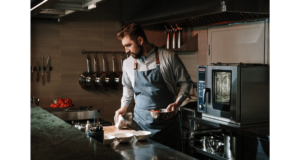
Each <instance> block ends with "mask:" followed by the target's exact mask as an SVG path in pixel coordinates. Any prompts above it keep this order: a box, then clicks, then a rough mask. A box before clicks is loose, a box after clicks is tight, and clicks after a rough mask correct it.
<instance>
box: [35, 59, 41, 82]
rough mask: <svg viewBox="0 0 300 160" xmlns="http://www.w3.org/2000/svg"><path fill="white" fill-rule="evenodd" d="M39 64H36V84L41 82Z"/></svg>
mask: <svg viewBox="0 0 300 160" xmlns="http://www.w3.org/2000/svg"><path fill="white" fill-rule="evenodd" d="M39 67H40V66H39V62H38V61H37V62H36V82H39V80H40V75H39Z"/></svg>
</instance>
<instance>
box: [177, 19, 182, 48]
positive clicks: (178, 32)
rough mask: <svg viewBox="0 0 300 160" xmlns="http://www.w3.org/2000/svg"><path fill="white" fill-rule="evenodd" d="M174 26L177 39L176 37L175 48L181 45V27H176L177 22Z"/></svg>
mask: <svg viewBox="0 0 300 160" xmlns="http://www.w3.org/2000/svg"><path fill="white" fill-rule="evenodd" d="M176 27H177V39H178V43H177V48H180V46H181V39H182V28H181V27H178V25H177V24H176Z"/></svg>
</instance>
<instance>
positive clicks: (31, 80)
mask: <svg viewBox="0 0 300 160" xmlns="http://www.w3.org/2000/svg"><path fill="white" fill-rule="evenodd" d="M32 77H33V66H31V81H32Z"/></svg>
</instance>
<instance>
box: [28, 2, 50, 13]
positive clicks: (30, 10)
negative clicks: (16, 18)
mask: <svg viewBox="0 0 300 160" xmlns="http://www.w3.org/2000/svg"><path fill="white" fill-rule="evenodd" d="M47 1H48V0H44V1H43V2H41V3H39V4H37V5H36V6H34V7H33V8H31V9H30V11H32V10H33V9H35V8H36V7H38V6H40V5H42V4H43V3H45V2H47Z"/></svg>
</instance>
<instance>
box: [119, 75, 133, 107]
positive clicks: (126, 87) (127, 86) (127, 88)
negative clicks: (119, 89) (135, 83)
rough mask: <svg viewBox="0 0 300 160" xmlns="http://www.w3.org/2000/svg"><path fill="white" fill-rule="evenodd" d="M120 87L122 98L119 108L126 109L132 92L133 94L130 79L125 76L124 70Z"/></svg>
mask: <svg viewBox="0 0 300 160" xmlns="http://www.w3.org/2000/svg"><path fill="white" fill-rule="evenodd" d="M122 85H123V96H122V98H121V107H124V106H126V107H127V108H128V106H129V104H130V102H131V100H132V97H133V93H134V92H133V87H132V84H131V81H130V78H129V76H128V75H127V73H126V71H125V70H124V72H123V75H122Z"/></svg>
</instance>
